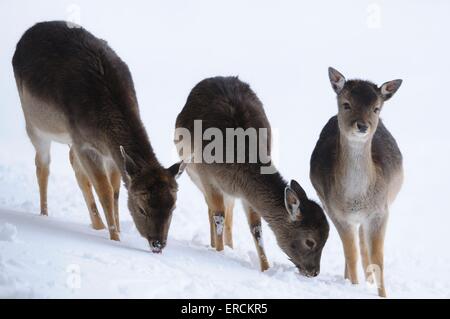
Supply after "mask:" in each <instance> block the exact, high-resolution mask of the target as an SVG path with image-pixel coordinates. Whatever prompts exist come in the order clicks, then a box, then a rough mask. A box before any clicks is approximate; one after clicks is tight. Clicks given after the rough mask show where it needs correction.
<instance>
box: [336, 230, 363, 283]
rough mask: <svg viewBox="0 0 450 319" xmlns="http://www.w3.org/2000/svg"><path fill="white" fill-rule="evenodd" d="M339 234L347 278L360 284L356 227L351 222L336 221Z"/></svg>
mask: <svg viewBox="0 0 450 319" xmlns="http://www.w3.org/2000/svg"><path fill="white" fill-rule="evenodd" d="M336 228H337V230H338V233H339V236H340V237H341V240H342V245H343V248H344V255H345V273H344V277H345V279H349V280H350V282H351V283H352V284H355V285H356V284H358V271H357V263H358V248H357V247H358V246H357V241H356V240H357V236H356V227H355V226H353V225H350V224H342V223H336Z"/></svg>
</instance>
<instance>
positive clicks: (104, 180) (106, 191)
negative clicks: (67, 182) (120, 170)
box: [76, 151, 120, 241]
mask: <svg viewBox="0 0 450 319" xmlns="http://www.w3.org/2000/svg"><path fill="white" fill-rule="evenodd" d="M76 155H77V156H78V158H79V159H80V162H81V164H82V166H83V168H84V170H85V172H86V174H87V175H88V176H89V180H90V182H91V183H92V185H93V186H94V189H95V192H96V193H97V196H98V198H99V200H100V203H101V204H102V207H103V211H104V213H105V216H106V222H107V224H108V230H109V235H110V238H111V240H117V241H119V240H120V239H119V232H118V231H117V226H116V221H115V218H114V191H113V187H112V185H111V183H110V181H109V178H108V172H107V171H106V169H105V167H104V165H103V162H102V160H101V159H99V158H98V156H97V155H96V154H92V152H89V151H86V152H83V151H81V152H77V154H76Z"/></svg>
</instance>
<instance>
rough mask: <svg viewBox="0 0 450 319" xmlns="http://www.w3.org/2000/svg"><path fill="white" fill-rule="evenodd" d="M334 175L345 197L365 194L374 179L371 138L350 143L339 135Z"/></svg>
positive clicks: (350, 141)
mask: <svg viewBox="0 0 450 319" xmlns="http://www.w3.org/2000/svg"><path fill="white" fill-rule="evenodd" d="M336 175H337V177H338V179H337V180H338V181H340V185H339V186H340V187H341V189H342V191H343V192H344V194H345V195H346V196H347V197H357V196H361V195H364V194H366V193H367V192H368V191H369V189H370V187H371V186H372V185H373V182H374V180H375V177H376V172H375V166H374V163H373V160H372V138H370V139H368V140H367V141H352V140H349V139H347V138H346V137H344V136H343V135H342V134H341V135H340V140H339V151H338V165H337V172H336Z"/></svg>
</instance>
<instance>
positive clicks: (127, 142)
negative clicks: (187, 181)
mask: <svg viewBox="0 0 450 319" xmlns="http://www.w3.org/2000/svg"><path fill="white" fill-rule="evenodd" d="M136 109H137V108H136ZM108 129H109V134H108V133H107V134H106V136H107V140H108V144H109V146H110V150H111V154H112V157H113V159H114V162H115V163H116V165H117V167H118V168H119V169H120V171H121V174H122V177H123V179H124V180H125V181H126V180H127V178H125V176H126V173H125V170H124V161H123V156H122V154H121V152H120V146H122V147H123V148H124V149H125V151H126V153H127V155H128V156H129V157H131V159H133V161H134V162H135V164H136V166H137V168H138V170H139V171H144V170H159V169H162V166H161V164H160V163H159V162H158V159H157V158H156V156H155V153H154V152H153V148H152V146H151V144H150V141H149V139H148V135H147V132H146V131H145V128H144V126H143V124H142V122H141V119H140V117H139V113H138V112H135V111H134V109H132V108H130V109H128V112H123V111H122V113H121V114H120V115H118V116H117V117H116V118H115V119H114V123H112V124H111V127H109V128H108Z"/></svg>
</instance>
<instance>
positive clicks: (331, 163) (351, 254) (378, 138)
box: [310, 68, 403, 296]
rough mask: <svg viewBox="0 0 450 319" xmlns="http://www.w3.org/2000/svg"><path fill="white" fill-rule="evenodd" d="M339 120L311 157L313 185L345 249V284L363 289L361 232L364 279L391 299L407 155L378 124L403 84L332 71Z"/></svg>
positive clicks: (331, 123)
mask: <svg viewBox="0 0 450 319" xmlns="http://www.w3.org/2000/svg"><path fill="white" fill-rule="evenodd" d="M329 78H330V82H331V85H332V87H333V89H334V91H335V92H336V94H337V104H338V114H337V116H334V117H332V118H331V119H330V120H329V121H328V123H327V124H326V125H325V127H324V128H323V130H322V133H321V134H320V138H319V141H318V142H317V145H316V147H315V149H314V152H313V154H312V157H311V171H310V176H311V181H312V184H313V185H314V188H315V189H316V191H317V193H318V195H319V197H320V199H321V201H322V203H323V205H324V208H325V211H326V212H327V214H328V216H329V217H330V218H331V220H332V221H333V223H334V225H335V226H336V229H337V231H338V233H339V235H340V238H341V240H342V243H343V248H344V254H345V274H344V276H345V278H347V279H349V280H350V281H351V282H352V283H353V284H357V283H358V277H357V268H356V265H357V261H358V251H357V247H358V232H359V246H360V253H361V257H362V263H363V268H364V273H365V276H366V279H367V280H368V281H373V280H374V281H376V283H377V287H378V294H379V296H386V289H385V285H384V268H383V258H384V254H383V246H384V237H385V231H386V224H387V220H388V215H389V205H390V204H391V203H392V202H393V201H394V199H395V198H396V196H397V194H398V192H399V191H400V187H401V184H402V181H403V168H402V154H401V153H400V150H399V148H398V146H397V143H396V141H395V139H394V138H393V137H392V135H391V134H390V133H389V131H388V130H387V129H386V127H385V126H384V124H383V122H382V121H381V119H380V118H379V115H380V111H381V110H382V108H383V104H384V102H385V101H387V100H389V99H390V98H391V97H392V96H393V95H394V94H395V92H396V91H397V90H398V88H399V87H400V85H401V83H402V80H394V81H390V82H386V83H384V84H383V85H381V86H380V87H378V86H376V85H375V84H373V83H371V82H368V81H362V80H349V81H346V80H345V78H344V76H343V75H342V74H341V73H339V72H338V71H336V70H335V69H333V68H329Z"/></svg>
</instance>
